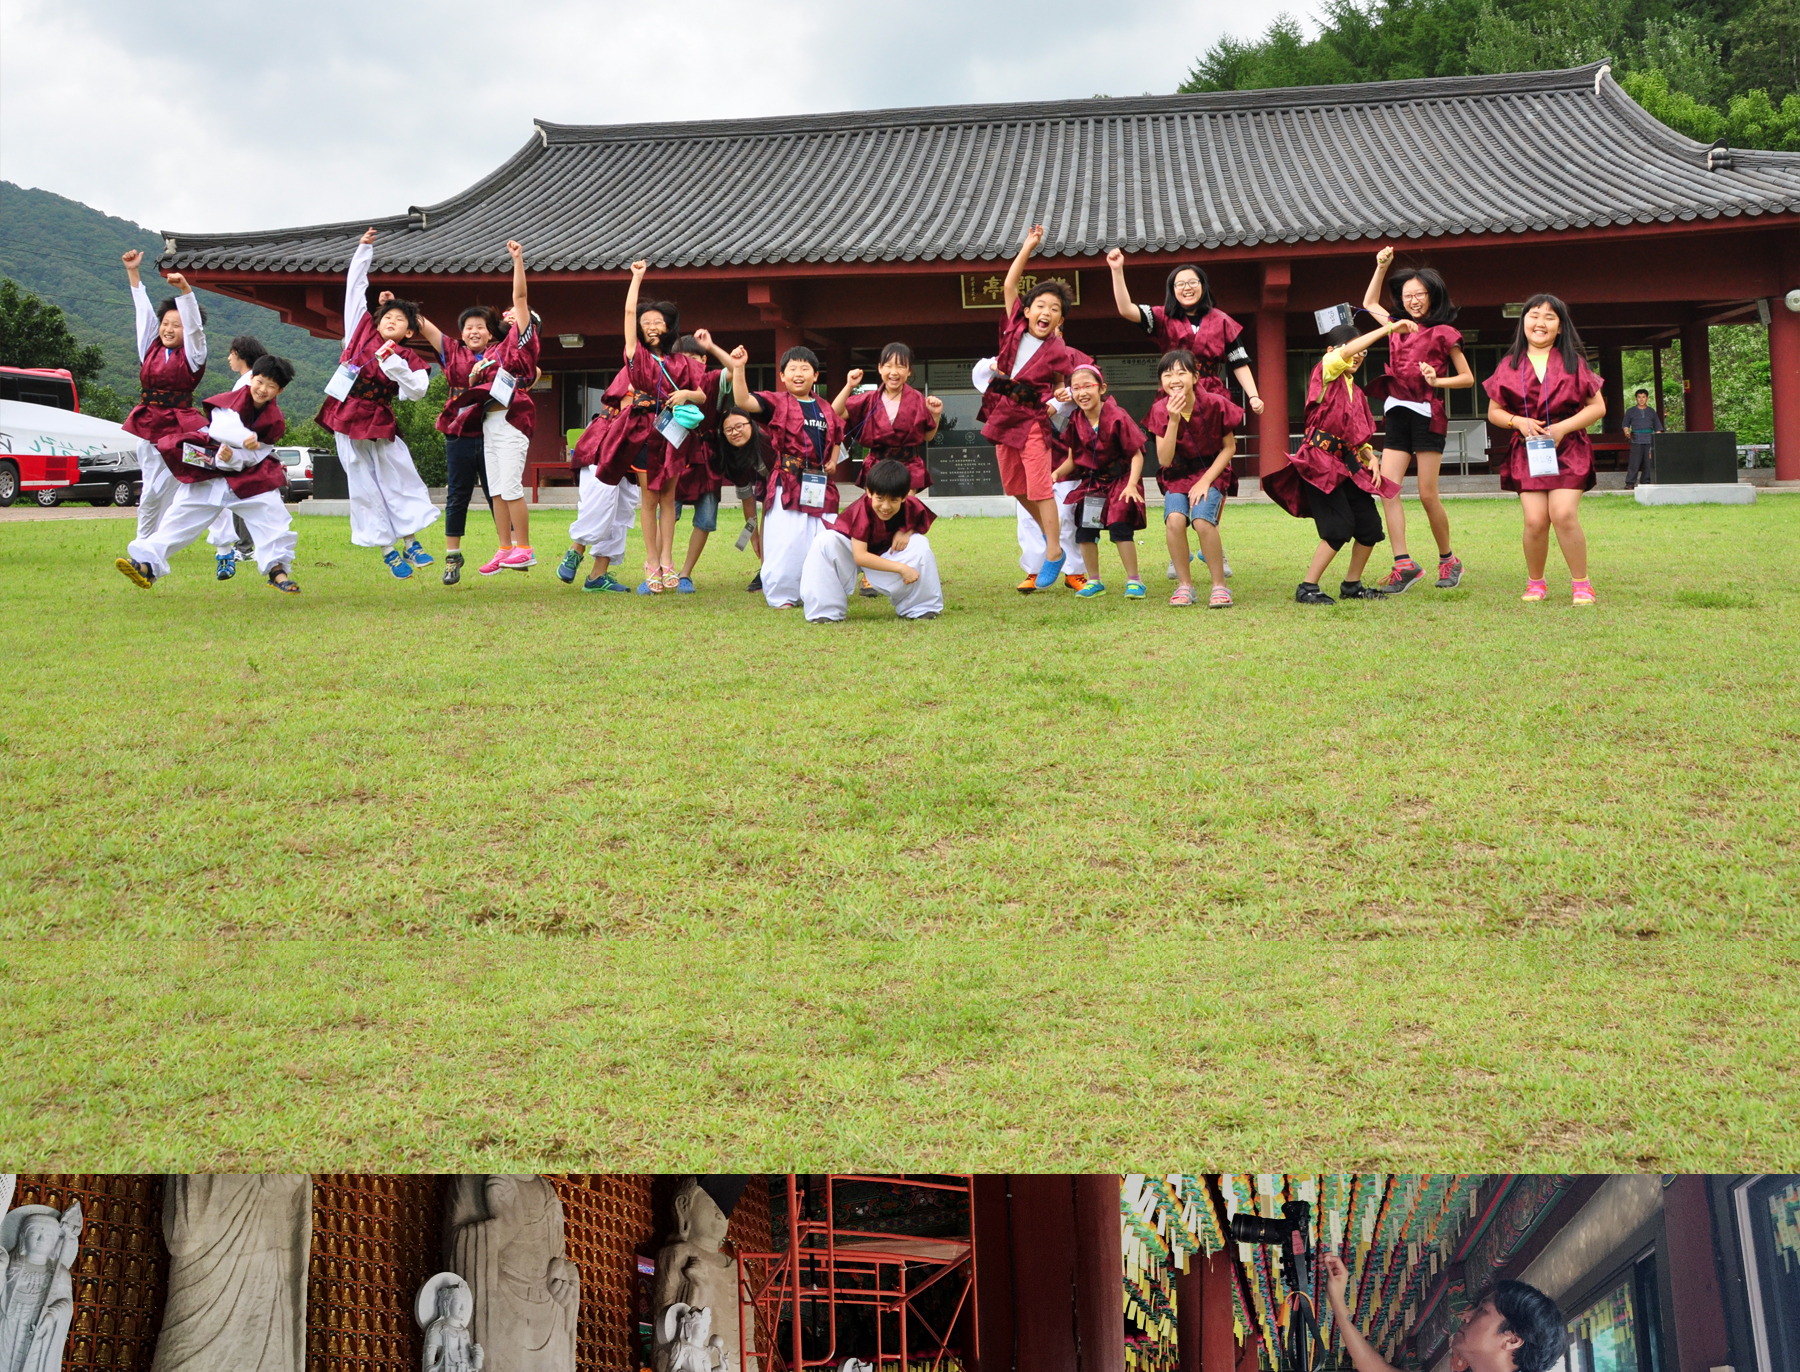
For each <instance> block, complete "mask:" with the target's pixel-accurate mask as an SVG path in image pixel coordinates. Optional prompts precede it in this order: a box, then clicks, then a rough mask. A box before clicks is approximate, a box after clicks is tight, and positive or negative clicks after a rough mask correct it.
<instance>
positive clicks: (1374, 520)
mask: <svg viewBox="0 0 1800 1372" xmlns="http://www.w3.org/2000/svg"><path fill="white" fill-rule="evenodd" d="M1389 413H1392V411H1389ZM1306 503H1307V506H1308V508H1310V509H1311V511H1312V517H1313V524H1314V525H1315V526H1316V527H1317V529H1318V530H1319V537H1320V538H1321V539H1322V540H1324V541H1325V542H1326V543H1329V544H1330V545H1331V546H1332V548H1333V549H1337V548H1341V547H1343V546H1344V545H1345V544H1346V543H1348V542H1349V541H1350V540H1351V539H1355V540H1356V541H1357V542H1358V543H1360V544H1362V545H1363V547H1365V548H1373V547H1374V546H1375V545H1376V544H1377V543H1379V542H1381V540H1382V530H1381V511H1380V510H1378V509H1377V508H1376V507H1375V497H1374V496H1372V495H1370V494H1369V493H1368V492H1367V491H1365V490H1364V489H1363V488H1362V487H1361V486H1358V485H1357V484H1356V483H1355V482H1354V481H1340V482H1339V483H1338V488H1337V489H1336V490H1335V491H1332V492H1331V493H1330V494H1329V495H1328V494H1326V493H1325V492H1324V491H1321V490H1319V489H1318V488H1317V487H1316V486H1309V487H1307V488H1306Z"/></svg>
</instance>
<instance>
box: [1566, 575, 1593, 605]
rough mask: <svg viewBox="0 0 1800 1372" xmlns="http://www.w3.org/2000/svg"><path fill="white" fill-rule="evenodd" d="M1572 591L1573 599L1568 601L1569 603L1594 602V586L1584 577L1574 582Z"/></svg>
mask: <svg viewBox="0 0 1800 1372" xmlns="http://www.w3.org/2000/svg"><path fill="white" fill-rule="evenodd" d="M1574 593H1575V594H1574V599H1573V600H1572V601H1571V602H1570V603H1571V604H1575V605H1592V604H1593V603H1594V586H1593V583H1592V582H1590V581H1588V580H1587V579H1586V578H1583V579H1582V580H1580V581H1577V582H1576V583H1575V584H1574Z"/></svg>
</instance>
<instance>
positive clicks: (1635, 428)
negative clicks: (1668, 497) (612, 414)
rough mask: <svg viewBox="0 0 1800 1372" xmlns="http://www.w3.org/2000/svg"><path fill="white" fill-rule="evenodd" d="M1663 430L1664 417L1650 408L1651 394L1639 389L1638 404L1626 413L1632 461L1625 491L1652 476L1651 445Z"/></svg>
mask: <svg viewBox="0 0 1800 1372" xmlns="http://www.w3.org/2000/svg"><path fill="white" fill-rule="evenodd" d="M1662 430H1663V421H1662V416H1661V415H1659V414H1658V413H1657V412H1656V411H1655V410H1653V409H1651V408H1650V392H1649V391H1646V390H1644V389H1643V388H1642V387H1639V388H1638V393H1637V403H1636V404H1635V405H1633V406H1632V407H1631V408H1630V409H1629V410H1627V411H1625V432H1626V433H1628V434H1630V435H1631V461H1630V463H1629V464H1628V465H1627V466H1626V468H1625V489H1626V490H1628V491H1629V490H1630V489H1631V488H1632V487H1633V486H1635V485H1637V484H1638V481H1639V479H1640V478H1647V477H1648V476H1649V475H1650V452H1651V445H1652V444H1653V443H1654V442H1655V440H1656V436H1657V434H1659V433H1661V432H1662Z"/></svg>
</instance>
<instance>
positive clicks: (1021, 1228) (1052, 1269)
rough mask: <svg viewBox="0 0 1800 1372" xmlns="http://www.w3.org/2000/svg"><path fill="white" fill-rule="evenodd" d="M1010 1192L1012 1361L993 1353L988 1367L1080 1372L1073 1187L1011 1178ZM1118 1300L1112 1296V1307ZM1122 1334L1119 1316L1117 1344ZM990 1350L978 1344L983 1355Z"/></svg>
mask: <svg viewBox="0 0 1800 1372" xmlns="http://www.w3.org/2000/svg"><path fill="white" fill-rule="evenodd" d="M1012 1190H1013V1223H1012V1229H1013V1233H1012V1240H1013V1248H1012V1254H1013V1258H1012V1260H1013V1272H1014V1275H1015V1283H1014V1291H1015V1293H1016V1303H1015V1305H1014V1307H1013V1308H1014V1315H1013V1319H1014V1325H1015V1328H1016V1329H1017V1331H1018V1334H1017V1339H1018V1360H1017V1362H1016V1363H1015V1362H1014V1361H1013V1359H1012V1356H1011V1354H1012V1350H1011V1349H1009V1348H994V1349H993V1350H992V1352H991V1354H990V1356H989V1362H988V1367H989V1368H1006V1369H1009V1372H1012V1369H1016V1372H1080V1369H1079V1368H1078V1365H1077V1362H1076V1354H1075V1309H1074V1306H1075V1254H1076V1235H1075V1188H1074V1186H1073V1184H1072V1181H1071V1179H1070V1178H1069V1177H1068V1176H1067V1175H1063V1176H1030V1177H1023V1176H1016V1177H1014V1178H1013V1179H1012ZM1113 1204H1114V1205H1115V1206H1116V1205H1117V1204H1118V1202H1117V1201H1114V1202H1113ZM1114 1247H1117V1245H1116V1244H1115V1245H1114ZM1123 1280H1124V1279H1123V1278H1122V1277H1121V1278H1120V1282H1121V1286H1120V1288H1119V1289H1120V1290H1121V1291H1122V1290H1123ZM1119 1300H1120V1297H1118V1296H1115V1297H1114V1298H1113V1304H1114V1305H1117V1304H1118V1303H1119ZM1124 1329H1125V1323H1124V1317H1123V1316H1121V1317H1120V1320H1119V1334H1120V1338H1121V1339H1123V1337H1124ZM990 1347H991V1345H990V1343H989V1341H988V1340H987V1339H983V1340H982V1349H983V1351H984V1352H987V1351H988V1350H989V1349H990ZM984 1372H987V1369H984Z"/></svg>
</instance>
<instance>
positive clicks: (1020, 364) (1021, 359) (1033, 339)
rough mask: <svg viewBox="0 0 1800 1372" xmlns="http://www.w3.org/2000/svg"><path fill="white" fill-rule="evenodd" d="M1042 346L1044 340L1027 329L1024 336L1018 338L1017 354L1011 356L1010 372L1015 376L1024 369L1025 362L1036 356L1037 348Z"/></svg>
mask: <svg viewBox="0 0 1800 1372" xmlns="http://www.w3.org/2000/svg"><path fill="white" fill-rule="evenodd" d="M1043 346H1044V340H1043V339H1041V338H1039V337H1037V336H1036V335H1035V334H1033V333H1031V332H1030V331H1029V330H1027V331H1026V333H1025V335H1024V337H1022V338H1021V339H1019V354H1018V356H1017V357H1015V358H1013V368H1012V374H1013V375H1014V376H1017V375H1018V374H1019V373H1020V372H1022V371H1024V370H1025V364H1026V363H1027V362H1029V361H1031V359H1032V358H1034V357H1036V356H1037V350H1038V349H1039V348H1041V347H1043Z"/></svg>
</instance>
